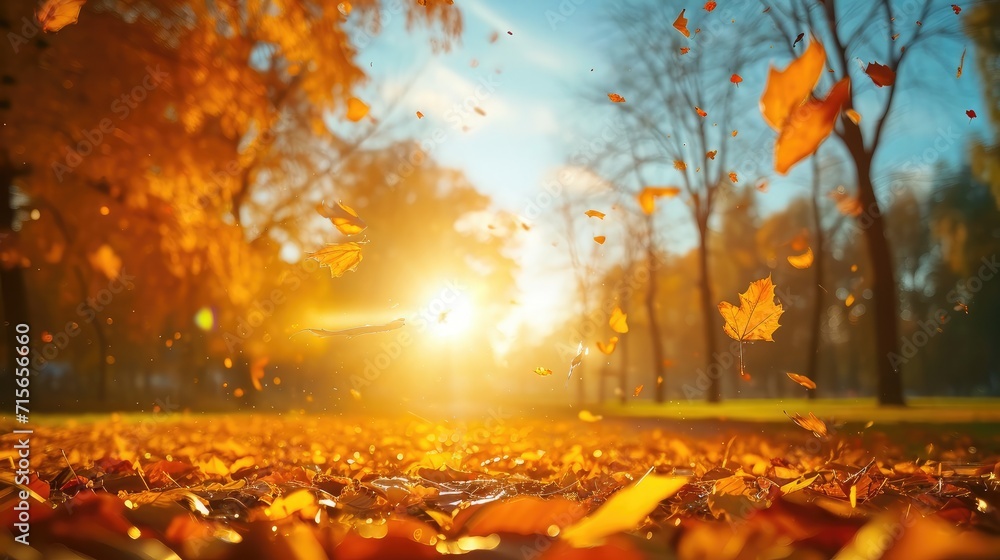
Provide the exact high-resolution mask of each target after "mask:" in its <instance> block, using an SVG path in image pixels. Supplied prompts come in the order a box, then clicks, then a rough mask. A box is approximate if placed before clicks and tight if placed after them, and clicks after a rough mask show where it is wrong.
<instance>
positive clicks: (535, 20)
mask: <svg viewBox="0 0 1000 560" xmlns="http://www.w3.org/2000/svg"><path fill="white" fill-rule="evenodd" d="M730 1H732V2H735V1H736V0H730ZM856 3H857V4H858V5H859V7H860V6H862V5H867V3H866V2H864V1H863V0H858V1H857V2H856ZM673 4H674V3H670V5H673ZM702 4H703V3H702V2H692V3H690V5H689V6H687V8H688V17H689V18H691V19H692V21H695V18H696V17H697V18H704V17H709V16H717V15H718V16H719V17H724V16H725V14H726V8H727V6H726V4H727V2H725V1H721V2H719V8H717V10H716V12H714V13H713V14H707V13H704V12H702V8H701V6H702ZM456 5H457V6H458V7H459V8H460V9H461V10H462V13H463V18H464V27H465V29H464V31H463V34H462V37H461V40H460V42H459V43H457V44H455V45H453V47H452V49H451V51H450V52H447V53H437V54H435V53H432V52H431V49H430V48H429V47H428V44H427V41H426V36H425V35H424V34H422V33H406V32H405V31H404V29H403V26H402V21H399V20H400V19H401V18H399V17H397V18H396V20H395V21H392V20H391V19H390V21H388V22H387V26H386V29H385V30H384V32H383V33H382V34H381V35H380V36H379V37H378V38H377V39H376V40H375V42H374V43H373V44H372V46H370V47H368V48H366V49H364V50H362V52H361V55H360V57H361V61H362V63H363V64H364V65H365V66H369V68H368V71H369V73H370V75H371V81H370V85H369V86H368V87H367V89H365V90H362V95H365V96H367V97H366V98H365V99H366V101H369V102H370V103H371V105H372V114H373V116H376V117H378V118H392V119H394V122H397V123H401V126H400V127H399V128H397V129H395V132H394V134H397V135H399V136H400V137H409V138H414V139H416V140H418V141H424V146H425V149H428V151H429V152H430V153H431V155H432V157H434V158H435V159H437V160H438V161H440V162H441V163H443V164H444V165H447V166H450V167H455V168H459V169H461V170H463V171H464V172H465V173H466V174H467V175H468V176H469V177H470V178H471V180H472V182H473V183H474V184H475V185H477V187H478V188H479V189H480V190H482V191H483V192H485V193H487V194H489V195H490V196H491V197H492V198H493V199H494V201H495V203H496V206H497V208H498V209H500V208H502V209H505V210H508V211H511V212H514V213H517V214H521V215H523V214H525V212H526V210H527V209H528V208H529V205H530V204H531V203H532V202H533V201H537V200H538V197H539V195H540V193H541V192H542V185H543V184H544V183H545V182H546V180H547V179H549V178H551V177H552V176H553V174H554V173H556V172H558V171H559V170H560V169H561V168H563V167H564V166H566V165H567V162H568V161H569V159H570V156H571V154H572V153H573V152H574V151H575V150H578V149H579V148H580V146H583V145H586V144H587V143H588V142H589V141H590V139H593V138H599V137H600V134H601V132H602V130H603V129H605V128H607V126H608V124H607V123H609V122H611V120H612V119H613V117H614V115H615V113H614V111H615V110H616V109H617V107H615V105H614V104H612V103H610V102H606V100H607V98H606V94H607V93H609V92H616V91H618V88H617V87H616V84H615V75H616V72H617V71H618V70H620V69H617V68H614V67H612V66H611V65H612V64H613V60H612V56H611V54H612V51H613V49H614V48H615V44H616V41H617V40H618V38H617V37H616V36H615V34H614V30H613V29H612V28H611V27H610V26H609V25H608V24H607V23H606V22H605V21H604V20H605V19H606V15H607V10H608V9H609V7H610V4H609V3H607V2H602V1H598V0H562V1H561V2H559V1H555V0H551V1H531V0H505V1H489V0H456ZM941 6H942V7H943V8H942V9H943V10H944V11H943V12H942V13H941V14H937V13H936V15H935V17H941V18H946V17H951V16H954V14H951V10H950V8H949V7H948V6H949V4H941ZM556 14H559V15H558V17H556ZM949 14H951V15H950V16H949ZM692 27H693V25H692ZM508 31H509V32H510V34H508ZM494 33H495V34H496V40H495V42H494V41H491V36H492V35H493V34H494ZM904 39H905V37H904ZM775 40H776V41H780V40H782V38H781V37H780V36H779V35H778V34H777V33H776V34H775ZM964 47H968V48H969V52H968V54H967V55H966V63H965V71H964V74H963V77H962V79H961V80H955V79H954V67H956V66H957V64H958V59H959V56H960V54H961V51H962V48H964ZM873 56H875V54H874V53H873ZM773 61H774V62H776V64H777V65H778V66H779V67H784V66H785V65H786V64H787V62H788V59H787V57H786V56H785V51H784V49H775V56H774V57H773ZM771 62H772V59H761V60H759V61H757V62H756V63H755V64H753V65H751V66H750V67H747V68H743V69H740V71H739V72H740V74H741V75H742V76H743V78H744V80H745V82H744V83H743V84H741V87H740V90H741V91H740V93H741V94H742V95H746V96H749V100H750V101H751V102H752V101H753V100H754V99H757V98H759V96H760V93H761V91H762V89H763V85H764V80H765V78H766V73H767V66H768V65H769V64H770V63H771ZM910 62H911V63H914V65H915V66H918V67H919V72H913V75H914V76H916V75H918V74H920V76H919V78H918V79H917V80H916V81H914V82H913V83H911V84H908V83H907V82H906V79H907V78H906V75H905V74H904V75H903V76H904V78H903V81H902V82H901V83H900V84H898V87H901V88H902V90H901V91H900V94H899V97H900V99H899V107H898V109H899V110H898V116H897V118H896V119H895V120H893V121H890V126H889V127H888V130H887V132H886V134H887V135H888V136H889V142H888V143H887V144H886V145H885V147H884V149H883V151H882V152H880V154H879V159H878V161H877V164H881V167H880V173H879V174H880V175H883V176H884V175H888V174H889V173H890V172H891V171H892V170H893V169H899V167H900V165H901V164H903V163H905V162H914V163H917V164H918V166H920V167H923V168H925V169H928V170H929V169H930V168H932V167H933V164H934V163H936V162H937V161H947V162H952V163H954V162H957V161H960V159H961V158H962V155H963V154H964V153H965V150H966V146H967V144H968V141H969V139H970V138H972V137H973V136H974V135H980V136H983V135H987V134H989V132H987V130H988V127H987V125H986V122H985V118H980V119H977V120H976V121H973V122H971V123H970V122H969V119H968V118H967V117H966V116H965V110H966V109H974V110H977V112H979V113H980V114H982V115H983V116H985V113H986V110H985V105H984V103H983V100H982V96H981V82H980V79H979V75H978V68H977V67H976V63H975V52H974V49H973V45H972V44H971V42H969V41H966V40H964V39H963V40H959V41H957V42H949V43H942V44H941V45H940V47H936V48H935V49H934V52H933V56H924V57H922V58H920V59H916V60H911V61H910ZM851 63H852V64H855V65H857V66H858V67H857V68H854V69H852V77H853V78H854V87H855V88H857V89H856V91H858V92H859V93H861V92H863V93H861V95H860V97H859V104H858V107H857V108H858V110H859V112H860V113H861V114H862V115H865V114H866V113H867V114H872V112H873V111H874V108H875V107H877V106H878V100H879V98H880V96H884V95H885V93H886V91H887V89H882V90H877V89H876V88H875V87H874V85H873V84H871V82H870V81H868V80H867V78H866V77H865V76H864V74H863V73H860V72H861V70H860V64H861V61H860V60H855V61H851ZM949 64H952V66H951V67H950V69H949V67H948V65H949ZM911 70H913V69H911ZM930 73H935V74H939V75H940V76H941V78H940V79H933V78H932V79H930V80H928V79H927V77H926V75H927V74H930ZM859 77H860V78H861V79H859ZM728 86H729V84H723V85H722V86H721V87H728ZM929 88H930V89H931V90H936V91H928V89H929ZM628 95H636V93H632V92H629V93H628ZM640 95H641V93H640ZM393 103H395V111H394V112H392V113H391V114H390V110H389V109H390V106H391V105H392V104H393ZM477 109H478V110H481V111H482V113H484V114H480V113H479V112H477ZM416 111H421V112H422V113H423V114H424V115H425V117H424V118H423V119H419V120H418V119H417V118H416V116H415V112H416ZM757 118H759V116H758V117H757ZM862 124H863V126H864V125H868V124H869V123H866V122H865V121H864V120H862ZM755 134H762V133H761V132H759V131H758V132H755ZM751 140H752V139H751V138H748V141H751ZM935 142H937V146H938V147H935ZM836 144H837V141H836V140H834V139H831V140H828V141H827V143H826V145H824V148H823V150H825V151H826V153H828V154H833V153H836V152H837V151H838V150H840V149H841V148H839V147H838V146H836ZM942 146H943V149H941V147H942ZM923 154H927V156H928V157H925V156H924V155H923ZM920 164H928V165H920ZM799 167H800V169H793V171H792V173H791V174H790V175H789V176H788V177H785V178H778V177H772V178H770V179H771V187H770V189H769V191H768V193H766V194H761V195H759V197H758V198H759V202H760V204H761V207H762V208H763V209H764V210H765V211H773V210H776V209H779V208H781V207H782V206H784V205H785V204H786V203H787V202H788V200H790V199H791V198H792V197H794V196H800V195H802V194H804V193H805V192H806V186H807V185H808V174H807V168H808V167H809V166H808V165H800V166H799ZM737 171H738V170H737ZM658 179H662V181H663V182H664V183H666V184H669V183H670V182H672V181H671V179H672V178H671V177H670V176H669V175H667V176H664V177H662V178H658ZM919 182H920V181H919V178H918V179H917V180H916V181H915V183H919ZM917 188H920V187H919V185H918V186H917ZM661 220H663V221H664V222H665V223H668V222H669V223H673V224H677V225H676V226H672V229H671V233H670V235H669V241H670V243H671V249H673V250H675V251H685V250H687V249H688V248H690V246H691V245H692V244H693V242H694V237H693V229H692V228H691V226H690V220H689V219H688V218H687V214H686V212H685V210H684V209H683V207H682V206H681V205H679V204H676V205H674V206H673V207H672V208H670V209H665V211H664V212H663V216H662V218H661ZM529 221H530V222H532V223H533V225H535V226H536V227H534V228H533V230H532V231H531V232H528V233H527V234H524V236H523V237H524V239H521V240H520V241H519V247H520V249H519V251H518V255H517V256H518V258H519V259H521V261H522V262H521V264H522V267H524V268H525V270H526V272H525V275H524V277H523V278H522V279H521V282H522V288H523V289H524V291H525V295H524V300H525V302H524V305H525V306H526V307H528V308H530V309H532V310H535V312H537V310H539V309H542V310H543V311H544V310H548V311H551V312H557V311H558V310H559V309H564V308H565V307H566V305H567V303H568V302H567V301H566V299H565V298H566V293H567V292H568V290H566V289H565V285H566V283H567V282H568V281H569V276H568V271H565V270H563V271H561V272H560V271H559V270H558V269H559V268H560V267H559V263H565V258H566V257H565V248H564V246H561V245H559V246H553V243H556V244H559V243H561V242H560V239H559V235H558V232H557V229H556V228H555V227H553V226H552V224H546V223H545V222H546V221H548V220H547V217H546V216H545V215H544V214H542V215H540V216H539V217H537V218H535V219H532V220H529ZM607 227H608V228H609V229H610V228H611V226H610V225H608V226H607ZM586 233H587V235H588V236H589V235H591V234H597V233H603V232H597V231H593V232H586ZM610 246H611V243H610V237H609V246H608V249H607V250H608V251H609V252H611V251H613V250H614V249H612V248H611V247H610ZM609 256H610V255H609ZM553 269H556V270H553ZM539 270H543V271H545V275H544V277H540V276H542V275H539V274H538V273H537V271H539Z"/></svg>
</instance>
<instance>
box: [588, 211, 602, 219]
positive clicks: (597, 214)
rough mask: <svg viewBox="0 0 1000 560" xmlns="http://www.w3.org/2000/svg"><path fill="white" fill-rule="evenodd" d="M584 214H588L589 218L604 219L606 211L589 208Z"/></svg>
mask: <svg viewBox="0 0 1000 560" xmlns="http://www.w3.org/2000/svg"><path fill="white" fill-rule="evenodd" d="M584 214H586V215H587V217H588V218H597V219H598V220H603V219H604V216H605V214H604V212H600V211H598V210H587V211H586V212H584Z"/></svg>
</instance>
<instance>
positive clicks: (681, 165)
mask: <svg viewBox="0 0 1000 560" xmlns="http://www.w3.org/2000/svg"><path fill="white" fill-rule="evenodd" d="M674 169H676V170H678V171H684V170H685V169H687V164H686V163H684V162H683V161H681V160H679V159H675V160H674Z"/></svg>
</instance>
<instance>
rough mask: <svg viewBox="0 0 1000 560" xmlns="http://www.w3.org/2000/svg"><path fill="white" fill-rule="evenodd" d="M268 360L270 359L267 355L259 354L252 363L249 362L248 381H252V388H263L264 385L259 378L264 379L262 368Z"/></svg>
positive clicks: (259, 389)
mask: <svg viewBox="0 0 1000 560" xmlns="http://www.w3.org/2000/svg"><path fill="white" fill-rule="evenodd" d="M269 361H271V359H270V358H268V357H267V356H261V357H259V358H256V359H254V361H253V363H251V364H250V382H251V383H253V388H254V389H256V390H258V391H263V390H264V387H262V386H261V384H260V380H261V379H264V368H265V367H266V366H267V363H268V362H269Z"/></svg>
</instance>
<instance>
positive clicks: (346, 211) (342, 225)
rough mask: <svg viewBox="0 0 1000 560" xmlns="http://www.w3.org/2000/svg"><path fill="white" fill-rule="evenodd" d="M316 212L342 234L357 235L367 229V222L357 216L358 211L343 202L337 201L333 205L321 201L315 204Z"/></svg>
mask: <svg viewBox="0 0 1000 560" xmlns="http://www.w3.org/2000/svg"><path fill="white" fill-rule="evenodd" d="M316 212H318V213H319V215H320V216H323V217H324V218H327V219H329V220H330V222H332V223H333V226H334V227H336V228H337V230H338V231H340V233H343V234H344V235H357V234H359V233H361V232H363V231H365V230H366V229H368V224H366V223H365V221H364V220H362V219H361V217H360V216H358V213H357V212H355V211H354V209H353V208H351V207H350V206H348V205H346V204H344V203H343V202H337V203H336V204H334V205H333V206H327V205H326V204H323V203H322V202H321V203H319V204H318V205H317V206H316Z"/></svg>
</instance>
